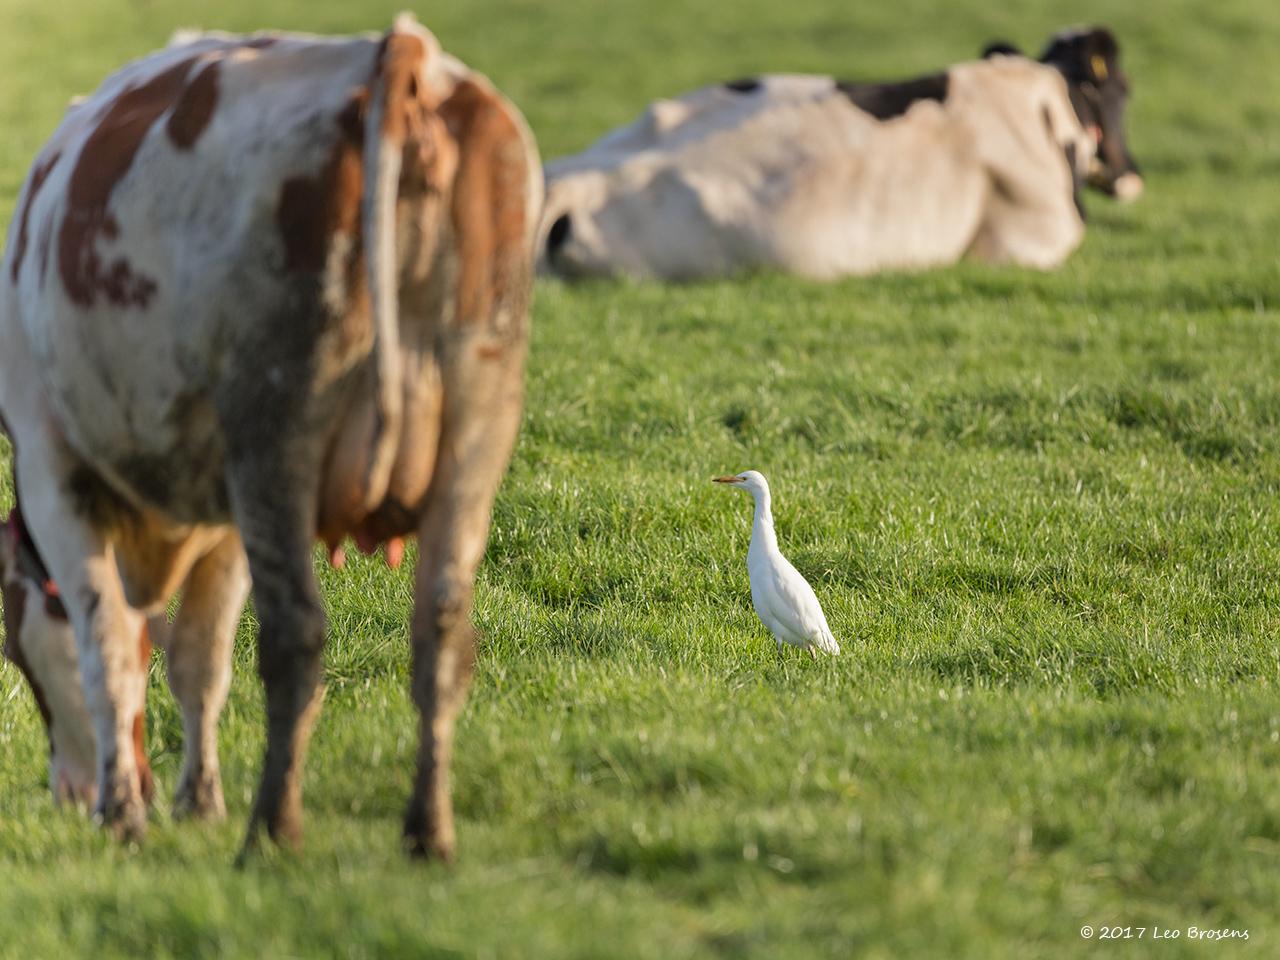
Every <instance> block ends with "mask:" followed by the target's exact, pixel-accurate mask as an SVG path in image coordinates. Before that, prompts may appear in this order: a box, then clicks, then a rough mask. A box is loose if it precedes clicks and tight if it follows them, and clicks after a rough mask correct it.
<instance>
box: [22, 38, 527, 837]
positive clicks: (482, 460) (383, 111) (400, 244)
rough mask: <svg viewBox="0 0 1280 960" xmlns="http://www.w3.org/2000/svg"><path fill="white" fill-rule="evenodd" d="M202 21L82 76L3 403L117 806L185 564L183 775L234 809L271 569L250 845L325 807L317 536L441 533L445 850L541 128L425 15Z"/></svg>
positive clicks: (46, 198) (38, 167) (437, 754)
mask: <svg viewBox="0 0 1280 960" xmlns="http://www.w3.org/2000/svg"><path fill="white" fill-rule="evenodd" d="M185 39H186V41H187V42H182V43H179V44H177V45H175V46H171V47H170V48H169V49H166V50H163V51H160V52H157V53H154V54H152V55H150V56H147V57H144V58H142V59H140V60H137V61H135V62H133V63H130V64H128V65H127V66H125V67H124V68H122V69H121V70H120V71H118V72H117V73H115V74H114V75H112V76H111V77H109V78H108V79H107V80H106V81H105V82H104V83H103V85H102V86H101V87H100V88H99V89H98V91H97V92H96V93H94V94H93V95H91V96H90V97H88V98H87V99H85V100H84V101H83V102H81V103H78V104H77V105H75V106H73V107H72V108H71V109H70V111H69V112H68V114H67V116H66V118H65V119H64V120H63V122H62V124H61V125H60V126H59V127H58V129H57V130H56V131H55V133H54V134H53V136H52V138H51V139H50V140H49V143H48V144H47V145H46V147H45V148H44V150H43V151H42V152H41V154H40V155H39V157H38V158H37V159H36V162H35V164H34V166H33V168H32V171H31V174H30V175H29V177H28V179H27V182H26V184H25V186H24V188H23V190H22V193H21V196H20V197H19V202H18V208H17V209H18V213H17V216H16V217H15V219H14V221H13V223H12V224H11V226H10V231H9V242H8V247H7V249H6V255H5V261H4V265H3V274H2V277H3V281H4V284H5V289H4V292H3V294H0V415H3V417H4V421H5V423H6V425H7V429H8V432H9V434H10V436H11V437H12V439H13V442H14V449H15V454H14V469H15V479H16V491H17V496H18V500H19V503H20V506H21V511H22V517H23V521H24V523H25V527H26V529H27V530H29V531H30V535H31V542H32V543H33V544H38V552H39V555H40V556H41V557H43V561H44V562H45V563H46V564H47V566H48V571H49V573H50V574H51V575H52V579H53V580H54V581H55V582H56V583H57V584H58V586H59V588H60V590H59V592H60V597H61V601H62V603H63V605H64V607H65V609H66V613H67V616H68V618H69V622H70V625H71V630H72V632H73V633H74V636H75V647H76V653H77V660H78V668H79V673H80V677H81V680H82V685H83V692H84V704H85V708H86V711H87V714H88V716H89V718H90V720H91V727H92V733H93V739H94V742H95V751H96V753H95V756H96V760H95V762H96V767H97V770H96V781H97V805H98V809H99V811H100V813H101V815H102V816H103V817H104V818H105V821H106V822H107V823H108V824H109V825H111V826H112V827H113V828H114V829H116V831H117V832H119V833H121V834H123V835H136V834H138V833H139V832H141V831H142V830H143V828H144V823H145V804H144V797H143V789H142V778H141V776H140V771H141V767H142V758H141V757H140V756H139V753H138V749H137V746H136V744H135V741H134V738H133V729H134V722H135V716H136V705H137V695H136V689H135V688H136V677H137V676H138V665H139V660H140V652H141V651H140V649H139V643H138V638H139V636H140V635H141V632H142V630H143V625H144V621H145V618H146V617H148V616H159V615H160V614H162V613H163V612H164V610H165V608H166V605H167V603H168V601H169V600H170V598H172V597H173V596H175V595H176V594H177V593H178V592H179V591H181V593H182V601H181V606H180V608H179V610H178V612H177V614H176V619H175V621H174V623H173V624H172V626H171V627H169V629H168V630H167V631H166V632H167V637H166V638H165V647H166V652H167V656H168V667H169V675H170V681H171V683H172V684H173V686H174V689H175V693H176V694H177V698H178V700H179V702H180V704H181V706H182V709H183V720H184V732H185V735H186V737H187V739H188V742H189V744H194V747H189V748H188V763H189V764H191V763H194V764H196V765H197V766H199V767H200V769H197V770H194V771H189V772H188V774H184V780H183V782H184V783H187V782H193V786H192V789H191V793H192V796H191V797H190V798H189V802H190V805H191V806H192V807H193V808H194V809H195V810H196V812H199V813H206V814H208V813H217V812H219V811H220V809H221V791H220V787H219V784H218V774H217V767H216V763H217V755H216V744H215V743H214V738H215V735H216V734H215V730H216V720H217V714H218V711H219V709H220V708H221V705H222V700H223V697H224V696H225V692H226V685H227V670H228V648H229V645H230V642H231V636H232V633H233V630H234V627H235V624H236V622H237V618H238V615H239V613H240V609H241V607H242V605H243V601H244V599H245V596H246V593H247V591H248V588H249V582H250V575H251V576H252V592H253V597H254V602H255V608H256V612H257V615H258V619H259V621H260V631H259V639H258V656H259V662H258V665H259V672H260V674H261V676H262V679H263V681H264V684H265V687H266V701H267V704H266V705H267V748H266V756H265V759H264V763H263V771H262V780H261V784H260V787H259V791H258V796H257V801H256V803H255V807H254V811H253V815H252V819H251V821H250V825H249V832H248V839H247V841H246V846H247V847H251V846H253V845H254V844H255V843H256V842H257V839H258V838H259V836H260V834H261V831H262V829H263V828H265V830H266V831H267V833H268V834H269V835H270V836H271V837H272V838H274V839H277V840H281V841H286V842H291V841H295V840H296V839H297V838H298V837H299V835H300V816H301V791H300V779H299V778H300V767H301V763H302V758H303V753H304V751H305V748H306V742H307V738H308V733H309V728H310V725H311V722H312V720H313V718H314V716H315V714H316V712H317V710H318V707H319V703H320V691H321V648H322V646H323V641H324V630H325V627H324V615H323V610H322V607H321V603H320V598H319V595H318V591H317V586H316V581H315V576H314V571H313V567H312V545H313V543H314V542H315V541H316V539H317V538H319V539H321V540H323V541H324V542H325V543H327V544H328V546H329V548H330V550H331V551H332V552H333V553H334V555H335V556H336V555H337V554H339V553H340V549H341V548H340V544H341V543H342V541H343V540H344V539H345V538H346V537H348V536H351V537H354V538H355V539H356V541H357V543H358V544H360V545H361V546H362V547H365V548H374V547H376V546H377V545H379V544H387V545H388V558H389V559H393V560H394V559H398V557H399V555H400V551H401V549H402V547H401V544H402V542H403V538H404V537H406V536H409V535H415V534H416V535H417V536H418V537H419V541H420V543H421V550H420V558H419V562H418V566H417V571H416V577H415V598H416V602H415V611H414V617H413V624H412V644H413V696H414V699H415V701H416V702H417V704H418V706H419V708H420V711H421V717H422V719H421V725H420V732H421V744H420V750H419V757H418V772H417V777H416V780H415V784H414V791H413V797H412V800H411V802H410V805H409V810H408V814H407V816H406V820H405V839H406V846H407V848H408V849H409V850H410V851H412V852H415V853H422V854H434V855H437V856H441V857H446V858H447V857H449V856H451V854H452V851H453V847H454V830H453V818H452V809H451V801H450V797H449V788H448V769H449V757H450V750H451V744H452V732H453V722H454V717H455V715H456V712H457V710H458V709H459V707H460V706H461V702H462V700H463V698H464V696H465V692H466V688H467V685H468V683H469V680H470V675H471V672H472V666H473V662H474V653H473V642H472V635H471V630H470V626H469V623H468V620H469V613H470V607H471V597H472V587H473V582H474V575H475V571H476V567H477V564H478V563H479V561H480V558H481V555H482V553H483V550H484V544H485V539H486V534H487V529H488V523H489V513H490V509H491V506H492V502H493V498H494V495H495V493H496V490H497V486H498V483H499V481H500V479H501V475H502V473H503V471H504V469H505V465H506V463H507V460H508V458H509V456H510V453H511V449H512V446H513V443H514V440H515V434H516V430H517V426H518V420H519V415H520V405H521V394H522V383H523V366H524V355H525V350H526V343H527V336H528V300H529V293H530V283H531V275H532V247H533V238H534V233H535V230H536V224H537V215H538V209H539V204H540V202H541V177H540V171H539V165H538V160H537V154H536V149H535V146H534V143H533V140H532V137H531V135H530V134H529V132H528V130H527V128H526V127H525V124H524V121H523V120H522V118H521V117H520V115H519V113H518V112H517V111H516V110H515V108H514V107H512V106H511V105H510V104H509V103H508V102H507V101H506V100H504V99H503V98H502V97H501V96H500V95H499V94H498V93H497V92H496V91H495V90H494V89H493V87H492V86H491V85H490V84H489V83H488V81H487V80H485V79H484V78H483V77H481V76H479V75H478V74H475V73H473V72H471V71H470V70H468V69H467V68H466V67H464V66H463V65H462V64H461V63H459V62H458V61H456V60H454V59H453V58H451V57H449V56H447V55H446V54H444V53H443V52H441V50H440V48H439V45H438V44H437V43H436V40H435V38H434V37H433V36H432V35H431V34H430V33H428V32H427V31H426V30H424V29H423V28H422V27H420V26H418V25H417V24H416V23H415V22H414V21H413V20H412V18H409V17H404V16H402V17H401V18H399V19H398V20H397V21H396V23H395V26H394V27H393V29H392V30H390V31H389V32H387V33H386V34H384V35H381V36H378V35H367V36H358V37H340V38H319V37H311V36H303V35H287V34H279V35H276V34H260V35H254V36H230V35H223V34H202V35H197V36H194V37H189V38H185ZM30 597H31V594H30V593H29V591H28V592H26V593H24V602H25V603H26V604H27V605H28V606H29V603H30V599H28V598H30ZM23 650H24V652H25V650H26V646H25V644H24V645H23ZM58 682H59V681H54V680H49V681H46V680H45V679H44V677H43V676H42V677H41V678H40V683H41V686H42V690H43V695H44V696H46V697H48V696H49V690H50V685H51V684H53V685H56V684H57V683H58ZM61 682H66V681H65V680H64V681H61ZM193 756H194V757H195V759H194V760H192V757H193Z"/></svg>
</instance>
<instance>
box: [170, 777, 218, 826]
mask: <svg viewBox="0 0 1280 960" xmlns="http://www.w3.org/2000/svg"><path fill="white" fill-rule="evenodd" d="M173 816H174V819H176V820H187V819H190V820H208V821H219V820H223V819H225V818H226V816H227V804H226V802H225V801H224V800H223V799H222V784H221V783H220V782H219V780H218V778H217V777H200V778H198V779H187V778H186V777H184V778H183V779H182V782H181V783H179V784H178V790H177V792H176V793H175V794H174V796H173Z"/></svg>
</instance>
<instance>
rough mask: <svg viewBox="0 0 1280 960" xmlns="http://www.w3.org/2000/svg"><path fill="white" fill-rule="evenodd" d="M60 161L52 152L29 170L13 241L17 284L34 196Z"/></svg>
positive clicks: (13, 270)
mask: <svg viewBox="0 0 1280 960" xmlns="http://www.w3.org/2000/svg"><path fill="white" fill-rule="evenodd" d="M61 159H62V153H61V152H59V151H54V153H53V154H52V155H51V156H49V157H48V158H47V159H46V160H43V161H41V162H38V163H37V164H36V165H35V167H33V168H32V170H31V181H30V183H29V184H28V185H27V195H26V197H25V198H24V199H23V201H22V212H21V213H20V214H19V215H18V236H17V238H16V239H15V240H14V241H13V267H12V273H11V275H12V277H13V282H14V283H17V282H18V272H19V271H20V270H21V269H22V258H23V257H25V256H26V255H27V228H28V220H29V219H30V218H31V206H32V204H34V203H35V200H36V194H38V193H39V192H40V188H41V187H43V186H44V182H45V180H46V179H48V177H49V174H50V173H52V172H53V168H54V167H55V166H57V165H58V161H59V160H61Z"/></svg>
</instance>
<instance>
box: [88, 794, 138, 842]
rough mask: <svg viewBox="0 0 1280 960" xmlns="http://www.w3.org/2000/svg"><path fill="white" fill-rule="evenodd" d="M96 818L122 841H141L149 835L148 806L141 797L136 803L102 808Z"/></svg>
mask: <svg viewBox="0 0 1280 960" xmlns="http://www.w3.org/2000/svg"><path fill="white" fill-rule="evenodd" d="M96 819H97V820H98V821H99V822H100V823H101V824H102V825H103V826H104V827H106V828H107V829H108V830H110V831H111V835H112V836H113V837H115V838H116V840H118V841H119V842H120V843H141V842H142V840H143V839H144V838H145V837H146V835H147V808H146V805H145V804H144V803H143V802H142V798H141V797H138V798H137V799H136V802H134V803H130V804H127V805H125V806H122V807H116V808H115V809H112V810H102V811H100V812H99V813H98V814H97V817H96Z"/></svg>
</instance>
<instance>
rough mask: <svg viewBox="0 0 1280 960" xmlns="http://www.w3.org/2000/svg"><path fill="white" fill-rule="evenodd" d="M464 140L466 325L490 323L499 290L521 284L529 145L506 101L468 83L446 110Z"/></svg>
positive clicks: (458, 187)
mask: <svg viewBox="0 0 1280 960" xmlns="http://www.w3.org/2000/svg"><path fill="white" fill-rule="evenodd" d="M440 115H441V117H443V118H444V121H445V124H446V125H447V127H448V129H449V132H450V133H451V134H452V135H453V137H454V138H455V139H456V140H457V142H458V157H459V162H458V174H457V177H456V179H455V181H454V191H453V204H452V210H451V211H450V214H451V217H452V220H453V228H454V235H455V237H456V238H457V239H456V242H457V246H458V251H457V253H458V263H459V273H458V300H457V303H458V310H457V316H458V319H459V320H460V322H462V323H464V324H475V323H480V322H482V321H483V320H485V319H487V318H489V316H490V314H491V312H492V308H493V305H494V300H495V294H496V292H497V291H499V290H503V289H509V288H512V287H514V286H516V285H517V280H518V278H517V277H515V276H514V275H509V274H514V272H515V271H516V270H521V269H527V266H523V265H522V264H523V261H524V260H526V259H527V257H525V250H524V246H525V234H526V230H525V227H526V224H525V217H526V212H527V197H526V195H525V194H526V190H527V189H528V170H527V159H528V158H527V156H526V153H525V146H524V141H523V138H522V137H521V135H520V131H519V129H518V128H517V126H516V124H515V121H514V120H513V119H512V118H511V115H510V114H509V113H508V111H507V109H506V107H505V106H504V104H503V103H502V102H501V101H500V100H499V99H498V97H497V96H495V95H494V94H493V93H491V92H490V91H488V90H486V89H485V88H483V87H481V86H480V85H479V84H478V83H476V82H475V81H472V80H463V81H462V82H461V83H459V84H458V86H457V87H456V88H455V90H454V92H453V95H452V96H450V97H449V99H447V100H446V101H444V103H442V104H441V105H440Z"/></svg>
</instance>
